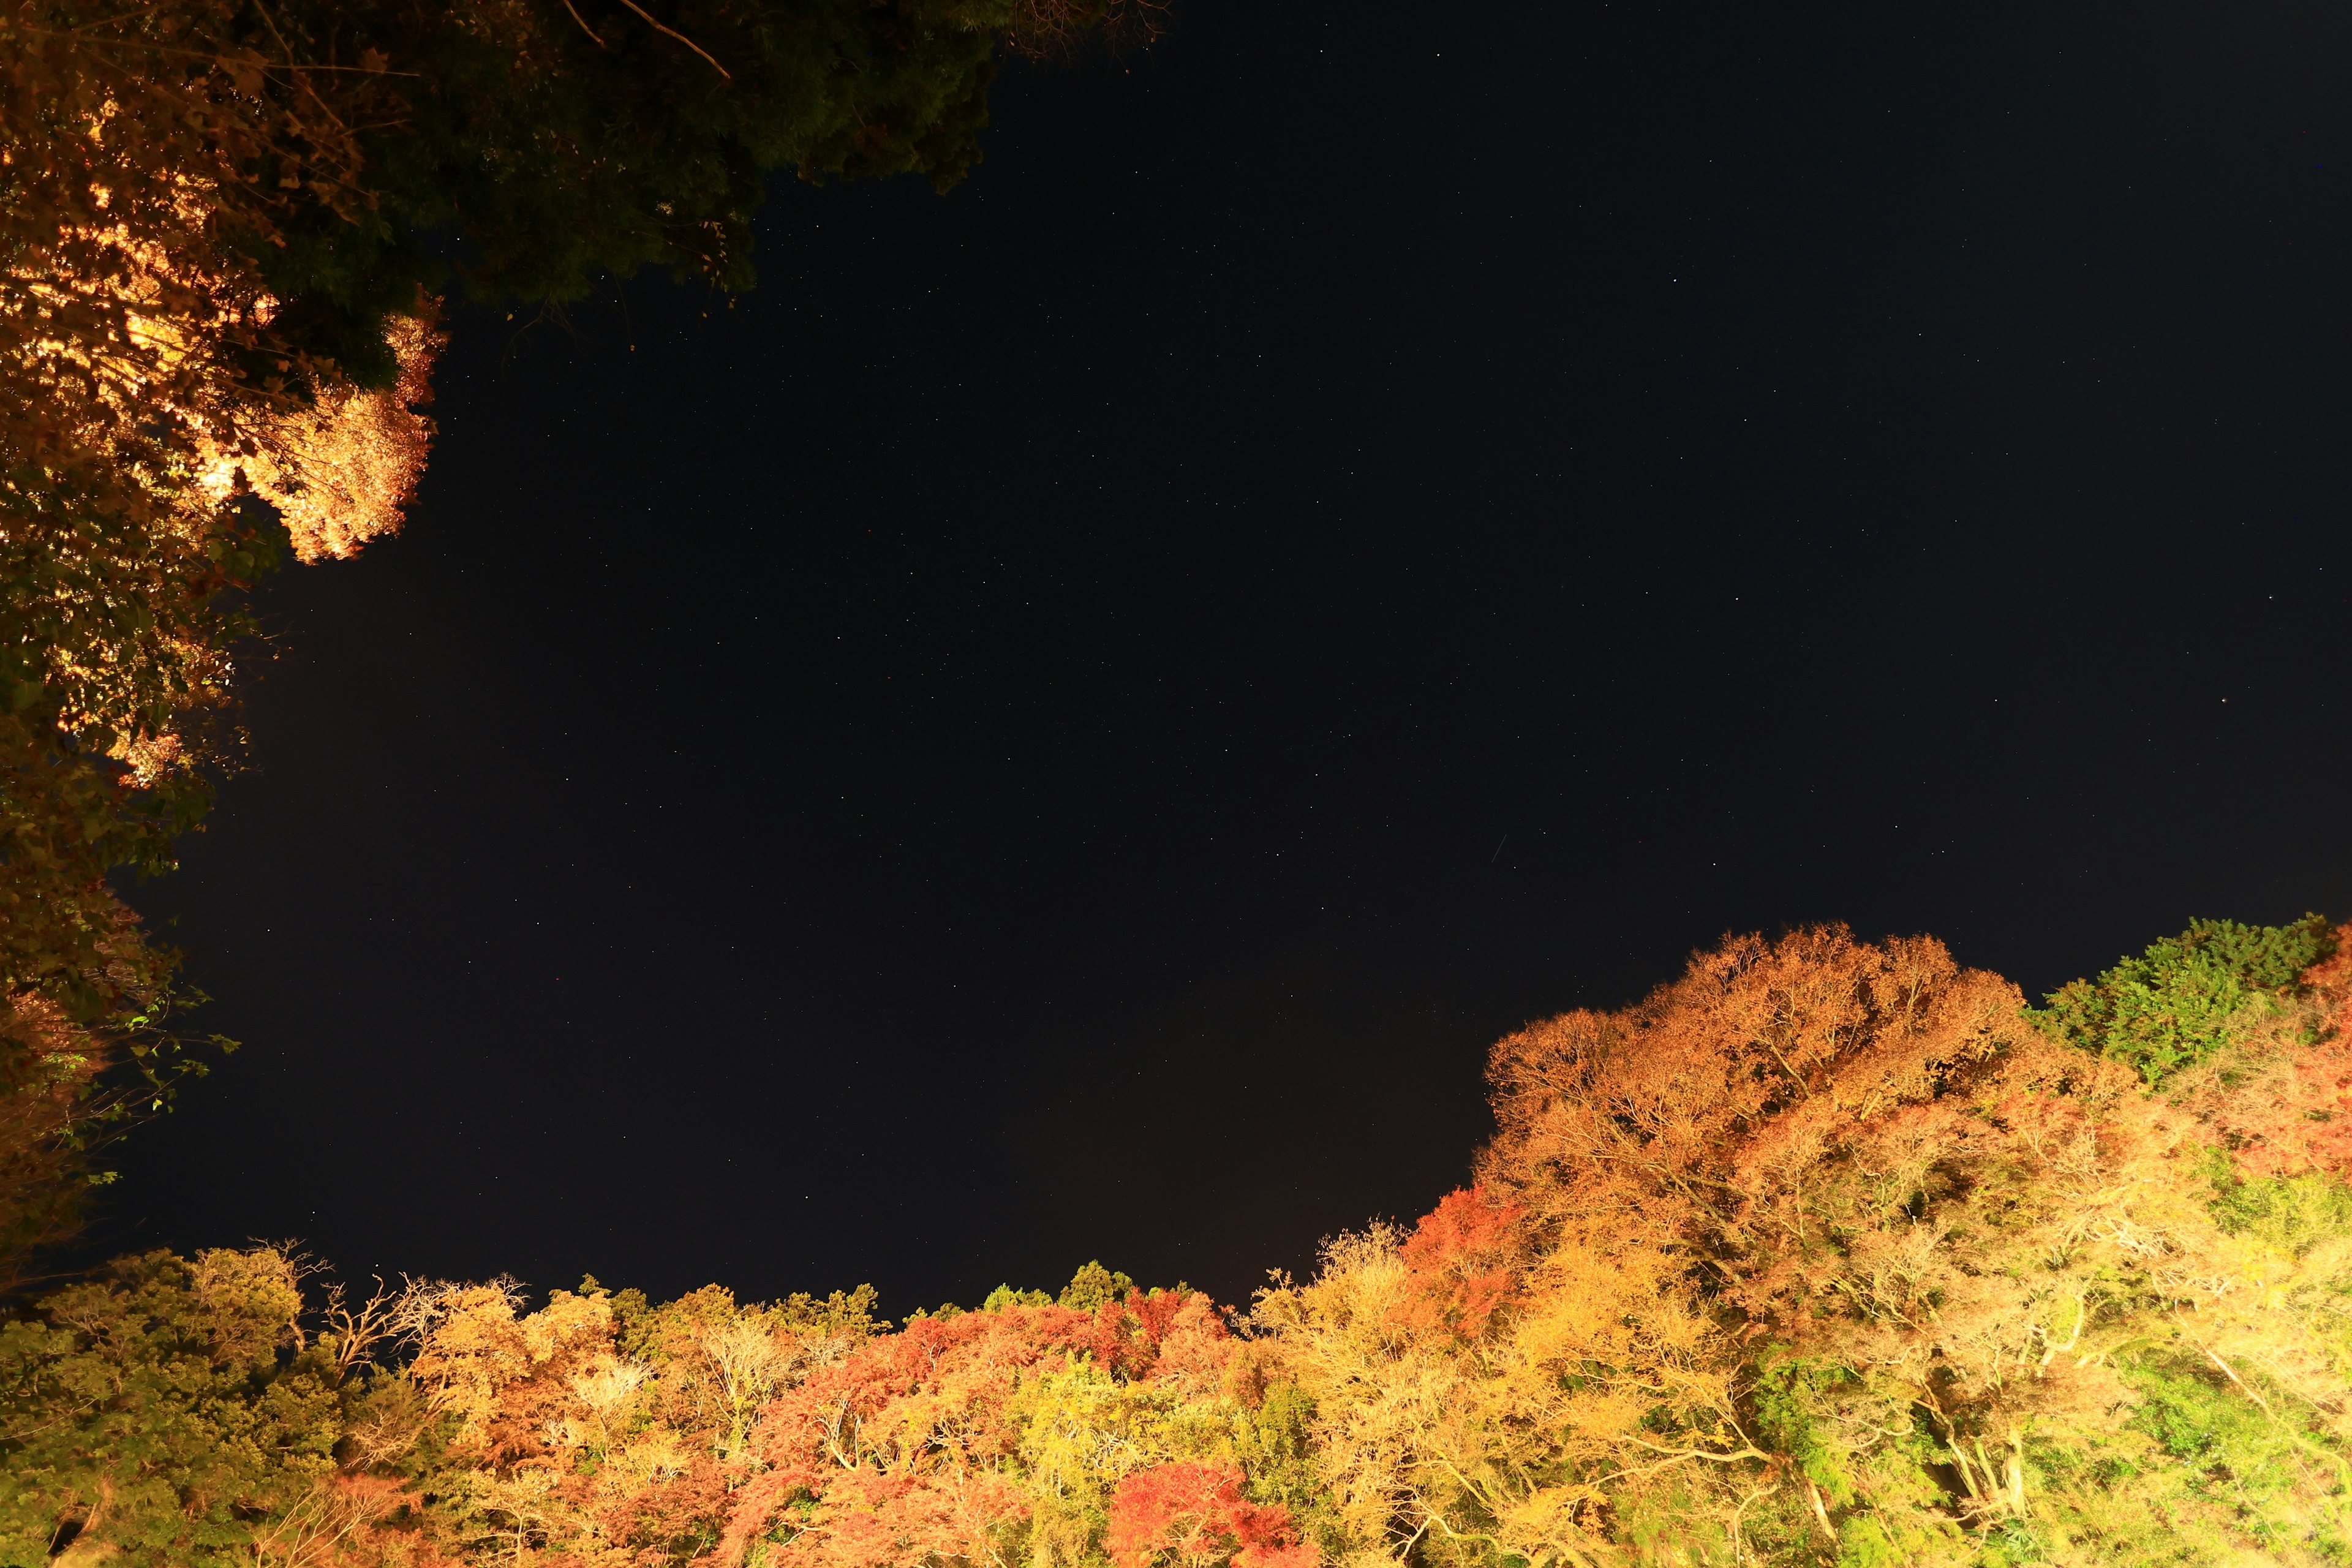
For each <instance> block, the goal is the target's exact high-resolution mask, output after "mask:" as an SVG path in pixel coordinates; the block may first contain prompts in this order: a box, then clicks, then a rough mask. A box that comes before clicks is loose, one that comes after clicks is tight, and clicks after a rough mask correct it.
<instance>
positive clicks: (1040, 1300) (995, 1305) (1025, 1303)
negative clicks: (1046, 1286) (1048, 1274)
mask: <svg viewBox="0 0 2352 1568" xmlns="http://www.w3.org/2000/svg"><path fill="white" fill-rule="evenodd" d="M1053 1300H1054V1298H1052V1297H1051V1296H1048V1295H1047V1294H1045V1292H1044V1291H1043V1290H1015V1289H1013V1287H1012V1286H1010V1285H999V1286H998V1287H997V1288H996V1289H993V1290H991V1291H990V1292H989V1293H988V1300H985V1301H982V1303H981V1304H980V1310H982V1311H983V1312H1001V1311H1003V1310H1004V1309H1005V1308H1007V1307H1045V1306H1050V1305H1051V1304H1052V1303H1053Z"/></svg>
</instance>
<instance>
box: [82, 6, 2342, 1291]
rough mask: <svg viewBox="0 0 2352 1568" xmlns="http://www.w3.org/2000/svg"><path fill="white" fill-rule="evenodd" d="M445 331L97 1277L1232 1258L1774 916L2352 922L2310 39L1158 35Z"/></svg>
mask: <svg viewBox="0 0 2352 1568" xmlns="http://www.w3.org/2000/svg"><path fill="white" fill-rule="evenodd" d="M994 101H995V123H994V126H993V129H992V131H991V132H990V133H989V137H988V140H987V142H986V146H987V153H988V161H987V163H985V164H984V165H983V166H982V168H981V169H980V171H979V172H978V173H977V174H975V176H974V177H973V178H972V179H971V181H970V182H969V183H968V184H965V185H964V186H963V187H962V188H961V189H959V190H958V191H956V192H955V193H953V194H952V195H949V196H947V197H945V198H940V197H937V196H934V195H931V194H930V192H929V189H928V187H926V186H924V185H922V184H919V183H913V182H909V183H906V184H885V185H871V186H857V185H843V186H835V187H831V188H827V189H823V190H818V189H813V188H809V187H806V186H800V185H780V186H779V187H778V189H777V190H776V191H775V193H774V195H773V197H772V200H771V202H770V205H768V207H767V208H766V210H765V213H764V215H763V217H762V219H761V231H760V233H761V240H760V243H761V252H760V264H761V287H760V288H759V289H758V290H757V291H756V292H754V293H751V294H748V295H745V296H743V297H741V298H740V300H736V301H734V302H732V303H731V304H730V302H729V301H728V300H725V299H723V298H713V297H709V296H708V295H706V294H705V293H704V292H702V291H701V290H699V289H683V288H678V287H675V286H672V285H670V284H668V283H667V282H665V281H662V280H659V279H638V280H636V281H634V282H632V283H630V284H629V285H627V287H626V289H625V291H608V293H607V294H606V296H605V297H604V299H603V300H601V301H598V302H595V303H592V304H589V305H586V306H583V307H581V308H580V309H578V310H574V311H573V312H572V317H571V321H570V324H569V327H568V329H567V328H566V327H565V326H564V325H562V324H552V323H550V324H540V325H537V326H534V327H530V330H528V331H525V330H523V329H524V328H525V327H526V325H527V323H526V322H525V321H521V320H517V321H506V320H504V319H502V316H501V314H500V313H499V312H495V311H480V310H475V311H470V312H461V313H460V314H459V316H458V318H457V330H458V337H457V343H456V346H455V347H454V348H453V349H452V351H451V353H450V354H449V356H448V357H447V359H446V361H445V363H444V366H443V369H442V372H441V374H440V376H439V379H438V387H439V400H438V402H437V405H436V414H437V416H438V417H439V419H440V421H441V425H442V434H441V437H440V440H439V444H438V447H437V448H436V456H435V458H434V459H433V467H432V469H431V471H430V473H429V475H428V478H427V479H426V482H425V489H424V492H423V494H422V497H421V499H420V500H419V502H418V504H417V505H416V506H415V508H414V509H413V510H412V513H411V516H410V521H409V524H408V527H407V530H406V531H405V533H404V535H403V536H402V537H400V538H399V539H397V540H394V541H391V542H383V543H379V544H377V545H374V546H373V547H371V548H370V549H369V550H368V551H367V552H366V553H365V555H364V556H363V557H362V558H361V559H360V560H357V561H355V562H352V563H343V564H337V565H331V566H326V567H315V568H305V569H299V570H289V572H287V573H285V574H283V575H282V576H281V577H280V578H279V579H278V581H277V582H276V583H275V584H274V585H272V586H271V587H270V588H269V589H268V591H267V593H266V594H265V595H264V596H263V600H262V607H263V610H264V612H265V614H266V616H267V617H268V622H269V624H270V625H271V626H272V627H273V628H274V640H273V642H272V644H271V646H270V647H268V648H267V649H259V650H256V651H255V654H254V656H253V657H252V658H249V659H248V660H247V669H248V671H249V673H250V674H251V675H252V676H253V678H254V679H253V682H252V685H251V699H250V703H249V708H248V711H247V723H248V724H249V726H250V728H251V731H252V733H253V737H254V739H253V743H252V747H251V761H252V764H253V765H252V769H251V771H250V772H248V773H246V774H245V775H244V776H241V777H239V778H236V780H234V781H232V782H231V783H230V784H229V785H228V786H227V788H226V791H225V793H224V795H223V800H222V805H221V807H220V809H219V811H218V812H217V814H216V816H215V818H214V820H213V823H212V826H211V827H210V829H209V831H207V832H206V833H205V834H204V835H202V836H201V837H196V838H194V839H193V840H191V841H190V843H189V845H188V847H187V853H186V857H185V868H184V870H183V871H182V872H181V873H180V874H179V875H178V876H176V877H174V878H172V879H167V880H165V881H163V882H160V883H156V884H152V885H149V886H146V887H142V888H140V889H135V890H134V892H133V898H134V900H135V901H137V902H138V903H139V904H140V906H141V907H142V909H143V910H147V911H148V912H149V913H150V915H151V917H152V919H154V920H156V921H159V922H161V921H164V920H166V919H173V920H175V921H176V923H175V924H173V925H172V926H170V927H168V928H167V930H168V931H169V934H170V936H171V938H172V940H173V941H175V942H178V943H179V944H181V945H182V946H183V947H184V948H185V949H186V950H187V952H189V954H190V958H191V972H192V974H193V976H194V979H195V980H196V982H197V983H198V984H202V985H204V986H205V988H206V989H208V990H209V991H211V992H212V993H214V994H215V995H216V996H217V998H218V1000H217V1001H216V1002H215V1004H214V1005H212V1006H211V1007H209V1008H207V1009H206V1010H205V1013H204V1014H203V1015H202V1016H200V1017H199V1018H198V1019H196V1020H194V1022H195V1023H197V1024H198V1025H200V1026H205V1027H210V1028H215V1029H219V1030H221V1031H223V1032H226V1033H227V1034H230V1035H233V1036H236V1037H239V1038H241V1039H242V1040H243V1041H244V1042H245V1048H244V1049H243V1050H242V1051H240V1052H239V1053H238V1054H236V1056H235V1057H233V1058H230V1059H229V1060H228V1061H227V1062H226V1064H225V1065H224V1066H223V1067H221V1068H219V1070H217V1071H216V1072H215V1074H214V1075H213V1077H212V1078H211V1079H209V1080H208V1081H206V1082H205V1083H202V1084H199V1085H197V1086H195V1087H194V1089H192V1090H191V1091H189V1093H188V1094H187V1095H186V1097H185V1099H184V1103H183V1105H182V1107H181V1109H180V1110H178V1111H177V1112H176V1113H174V1114H173V1115H172V1116H171V1117H169V1118H168V1119H166V1120H165V1121H163V1122H162V1123H160V1124H158V1125H156V1126H153V1127H151V1128H148V1129H146V1130H144V1131H141V1132H139V1133H138V1134H137V1135H136V1137H135V1138H134V1140H133V1141H132V1142H131V1143H129V1144H128V1145H126V1147H125V1150H124V1152H123V1158H122V1163H123V1168H124V1173H125V1174H124V1180H123V1182H122V1183H121V1184H120V1185H119V1186H117V1187H116V1188H114V1189H112V1192H113V1194H114V1196H113V1197H112V1198H111V1200H110V1203H111V1205H112V1206H111V1207H110V1210H109V1211H108V1215H107V1218H106V1220H105V1223H104V1225H103V1226H102V1227H101V1230H100V1237H99V1243H100V1245H101V1246H103V1247H109V1248H113V1249H121V1248H125V1247H146V1246H161V1245H173V1246H178V1247H195V1246H205V1245H220V1244H226V1243H235V1242H238V1241H241V1240H242V1239H243V1238H245V1237H271V1238H283V1237H299V1238H301V1239H303V1240H304V1241H305V1242H307V1243H308V1244H309V1245H310V1247H312V1248H313V1249H314V1250H316V1251H318V1252H319V1253H320V1254H322V1255H323V1256H325V1257H326V1258H330V1259H331V1260H333V1261H334V1262H336V1263H337V1264H339V1265H340V1266H341V1268H343V1270H344V1271H345V1272H346V1273H347V1274H353V1275H356V1276H359V1277H362V1278H364V1276H365V1275H366V1274H368V1273H370V1272H373V1271H377V1270H383V1271H385V1272H387V1273H391V1272H395V1271H403V1270H404V1271H408V1272H413V1273H417V1274H429V1275H439V1276H454V1277H482V1276H487V1275H490V1274H494V1273H498V1272H501V1271H508V1272H511V1273H513V1274H514V1275H516V1276H518V1277H520V1279H523V1280H525V1281H527V1282H529V1283H530V1285H531V1286H533V1287H534V1288H537V1289H546V1288H549V1287H555V1286H569V1285H571V1284H572V1283H574V1282H575V1281H576V1280H577V1279H579V1277H580V1276H581V1275H582V1274H583V1272H588V1271H593V1272H594V1273H595V1274H596V1275H598V1276H599V1277H600V1278H601V1279H604V1280H605V1281H606V1282H607V1283H610V1284H614V1285H620V1284H635V1285H640V1286H643V1287H645V1288H646V1289H649V1290H651V1291H654V1292H656V1293H675V1292H677V1291H680V1290H684V1289H691V1288H693V1287H695V1286H698V1285H700V1284H703V1283H705V1282H706V1281H709V1280H714V1279H715V1280H719V1281H721V1282H724V1283H727V1284H729V1285H730V1286H732V1287H734V1288H735V1289H737V1290H738V1292H739V1293H740V1294H742V1295H744V1296H746V1297H751V1298H761V1299H764V1298H770V1297H773V1296H775V1295H778V1294H781V1293H782V1292H785V1291H789V1290H793V1289H818V1290H823V1289H830V1288H833V1287H835V1286H845V1285H853V1284H856V1283H857V1282H859V1281H861V1280H872V1281H873V1282H875V1283H876V1284H877V1285H878V1286H879V1287H880V1288H881V1289H882V1291H883V1306H884V1309H885V1310H889V1311H892V1312H895V1313H903V1312H905V1311H907V1310H911V1309H912V1308H914V1307H916V1306H918V1305H923V1304H929V1303H935V1302H937V1301H938V1300H941V1299H942V1298H948V1297H953V1298H956V1299H959V1300H963V1301H964V1302H966V1303H967V1304H969V1303H970V1302H971V1301H973V1300H976V1299H977V1298H978V1297H979V1296H981V1295H982V1294H983V1293H985V1292H986V1291H987V1289H989V1288H990V1287H992V1286H993V1285H995V1284H997V1283H999V1282H1000V1281H1007V1280H1009V1281H1011V1282H1013V1283H1014V1284H1016V1285H1044V1286H1047V1287H1052V1286H1055V1285H1058V1284H1059V1283H1060V1282H1061V1281H1062V1280H1065V1279H1067V1278H1068V1277H1069V1274H1070V1272H1071V1270H1072V1269H1073V1268H1075V1267H1076V1265H1078V1264H1080V1263H1082V1262H1085V1261H1086V1260H1087V1259H1088V1258H1097V1257H1099V1258H1102V1259H1103V1260H1104V1261H1105V1262H1107V1263H1109V1264H1110V1265H1112V1266H1113V1267H1116V1268H1124V1269H1126V1270H1128V1271H1129V1272H1131V1273H1133V1274H1135V1275H1137V1276H1139V1277H1141V1278H1145V1279H1150V1280H1153V1281H1161V1282H1166V1281H1171V1280H1173V1279H1177V1278H1179V1277H1181V1278H1183V1279H1189V1280H1190V1281H1192V1283H1194V1284H1196V1285H1200V1286H1202V1287H1205V1288H1208V1289H1213V1290H1214V1291H1216V1292H1217V1293H1219V1295H1220V1296H1222V1297H1223V1298H1224V1299H1226V1300H1243V1299H1246V1297H1247V1294H1248V1292H1249V1291H1250V1290H1251V1289H1253V1288H1254V1287H1255V1285H1257V1284H1258V1283H1260V1282H1262V1280H1263V1279H1264V1277H1265V1270H1266V1269H1268V1268H1292V1269H1303V1268H1307V1267H1308V1266H1309V1265H1310V1264H1311V1262H1312V1259H1313V1257H1314V1250H1315V1247H1316V1243H1317V1240H1318V1237H1323V1236H1326V1235H1328V1234H1331V1233H1333V1232H1336V1231H1338V1230H1340V1229H1343V1228H1346V1227H1349V1226H1356V1225H1360V1224H1361V1223H1362V1222H1364V1221H1365V1220H1367V1219H1369V1218H1370V1217H1372V1216H1374V1215H1401V1216H1407V1217H1409V1216H1411V1215H1416V1214H1419V1213H1421V1212H1423V1210H1425V1209H1426V1208H1428V1207H1429V1206H1430V1205H1432V1204H1433V1202H1434V1201H1435V1200H1436V1198H1437V1197H1438V1196H1440V1195H1441V1194H1443V1193H1444V1191H1445V1190H1446V1189H1447V1188H1448V1187H1450V1186H1452V1185H1454V1184H1456V1183H1458V1182H1459V1181H1461V1180H1463V1179H1464V1178H1465V1174H1466V1171H1467V1165H1468V1160H1469V1156H1470V1154H1471V1152H1472V1150H1473V1148H1474V1147H1475V1143H1476V1142H1477V1141H1478V1139H1479V1138H1480V1137H1482V1136H1483V1135H1484V1132H1485V1131H1486V1127H1487V1125H1488V1123H1487V1121H1486V1110H1485V1105H1484V1098H1483V1085H1482V1082H1481V1077H1480V1075H1481V1069H1482V1067H1483V1061H1484V1053H1485V1050H1486V1046H1487V1045H1488V1044H1489V1042H1490V1041H1491V1040H1492V1039H1493V1038H1494V1037H1496V1035H1498V1034H1500V1033H1502V1032H1504V1031H1506V1030H1508V1029H1510V1028H1512V1027H1515V1026H1517V1025H1518V1024H1520V1023H1522V1022H1523V1021H1526V1020H1528V1019H1529V1018H1531V1017H1536V1016H1544V1015H1547V1014H1549V1013H1552V1012H1557V1011H1559V1010H1562V1009H1565V1008H1568V1007H1571V1006H1577V1005H1601V1006H1607V1005H1617V1004H1620V1003H1622V1002H1624V1001H1626V1000H1628V999H1630V998H1632V997H1633V996H1635V995H1637V994H1640V993H1641V992H1643V991H1644V990H1646V989H1647V988H1648V987H1649V986H1650V985H1652V984H1655V983H1656V982H1659V981H1661V980H1664V979H1666V978H1668V977H1670V976H1671V975H1672V974H1674V973H1675V972H1676V971H1677V970H1678V968H1679V966H1680V965H1681V963H1682V962H1683V960H1684V958H1685V955H1686V954H1687V953H1688V952H1689V951H1690V950H1691V949H1692V948H1694V947H1695V946H1697V945H1700V944H1703V943H1706V942H1710V941H1712V940H1713V939H1714V938H1716V937H1717V936H1718V935H1719V934H1721V933H1723V932H1725V931H1733V930H1758V929H1760V930H1766V931H1771V930H1775V929H1778V928H1780V927H1781V926H1783V925H1786V924H1790V923H1795V922H1802V921H1822V920H1843V921H1850V922H1852V923H1853V925H1854V926H1855V927H1856V928H1857V930H1858V931H1861V932H1862V933H1863V934H1864V935H1869V936H1876V935H1881V934H1885V933H1887V932H1912V931H1931V932H1934V933H1936V934H1937V935H1940V936H1942V937H1943V938H1945V939H1946V940H1947V941H1948V942H1950V943H1951V944H1952V946H1953V948H1954V949H1955V951H1956V952H1957V953H1958V956H1959V957H1960V958H1961V960H1962V961H1963V962H1966V963H1974V964H1980V965H1985V966H1988V967H1991V968H1995V969H1998V970H2000V971H2001V972H2003V973H2007V974H2009V975H2011V977H2013V978H2015V979H2016V980H2018V981H2019V982H2020V983H2021V984H2023V985H2025V986H2026V987H2027V988H2028V989H2029V991H2033V992H2036V993H2038V992H2041V991H2044V990H2047V989H2049V988H2051V987H2053V986H2054V985H2056V984H2059V983H2061V982H2063V981H2064V980H2066V979H2067V978H2070V977H2071V976H2073V975H2075V974H2077V973H2085V972H2088V971H2092V970H2095V969H2096V968H2099V967H2102V966H2104V965H2105V964H2106V963H2111V962H2113V961H2114V959H2115V958H2116V955H2117V954H2118V953H2120V952H2124V951H2126V950H2127V949H2129V950H2134V951H2136V950H2137V949H2138V948H2139V947H2140V946H2142V945H2144V944H2145V943H2146V942H2148V941H2150V940H2151V939H2153V938H2155V937H2157V936H2158V935H2161V934H2164V933H2166V932H2168V931H2176V930H2178V929H2179V927H2180V926H2181V925H2182V924H2184V923H2185V922H2186V921H2187V920H2188V919H2189V917H2191V916H2196V915H2220V916H2229V917H2232V918H2236V919H2241V920H2253V921H2277V920H2281V919H2286V918H2291V917H2293V916H2294V915H2297V914H2300V913H2301V912H2303V911H2304V910H2307V909H2318V910H2324V911H2328V912H2331V913H2334V914H2337V915H2347V914H2352V810H2347V794H2346V784H2347V779H2352V731H2347V720H2352V664H2347V651H2352V649H2347V637H2346V636H2345V631H2346V625H2347V622H2346V615H2347V596H2352V595H2347V588H2352V542H2347V529H2346V514H2347V494H2352V490H2348V489H2347V487H2352V449H2347V414H2348V413H2352V207H2347V193H2352V183H2347V174H2352V13H2347V12H2346V11H2344V10H2343V9H2342V8H2341V7H2335V6H2322V5H2313V4H2272V5H2252V6H2234V7H2223V6H2219V5H2210V6H2202V7H2191V6H2182V5H2144V4H2141V5H2096V4H2076V5H2064V6H2048V5H2020V4H1995V5H1976V6H1966V7H1961V6H1948V7H1941V8H1925V7H1918V6H1896V7H1868V6H1857V5H1850V4H1849V5H1778V6H1770V7H1759V6H1754V5H1730V4H1700V5H1676V6H1660V5H1634V6H1627V5H1615V4H1612V5H1563V6H1549V5H1513V6H1476V7H1471V6H1454V7H1438V6H1419V7H1404V6H1400V5H1390V4H1379V3H1374V4H1358V5H1346V6H1340V5H1304V4H1294V5H1268V4H1265V3H1263V0H1259V3H1256V4H1250V3H1244V0H1180V3H1179V8H1178V9H1177V10H1176V12H1175V13H1174V15H1173V19H1172V28H1171V32H1170V33H1169V35H1168V36H1167V37H1165V38H1164V39H1163V40H1162V41H1161V42H1160V44H1159V45H1158V46H1156V47H1153V48H1151V49H1150V51H1149V52H1147V53H1145V54H1141V55H1139V56H1135V57H1133V58H1128V59H1126V60H1123V61H1120V60H1104V59H1097V60H1094V61H1092V62H1091V63H1087V64H1084V65H1080V66H1075V67H1073V66H1061V67H1054V68H1034V67H1029V66H1019V67H1016V68H1012V69H1010V70H1009V71H1008V73H1007V74H1006V76H1005V77H1004V78H1003V79H1002V80H1001V81H1000V83H999V87H998V89H997V93H996V97H995V100H994Z"/></svg>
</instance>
